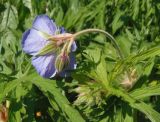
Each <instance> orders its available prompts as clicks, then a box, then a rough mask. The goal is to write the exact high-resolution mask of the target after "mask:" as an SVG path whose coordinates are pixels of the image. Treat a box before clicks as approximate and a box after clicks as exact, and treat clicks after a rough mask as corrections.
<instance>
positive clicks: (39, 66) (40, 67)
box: [32, 55, 56, 78]
mask: <svg viewBox="0 0 160 122" xmlns="http://www.w3.org/2000/svg"><path fill="white" fill-rule="evenodd" d="M54 63H55V56H54V55H49V56H39V57H33V58H32V65H33V66H34V67H35V69H36V70H37V72H38V73H39V75H41V76H42V77H44V78H51V77H54V76H55V74H56V69H55V66H54Z"/></svg>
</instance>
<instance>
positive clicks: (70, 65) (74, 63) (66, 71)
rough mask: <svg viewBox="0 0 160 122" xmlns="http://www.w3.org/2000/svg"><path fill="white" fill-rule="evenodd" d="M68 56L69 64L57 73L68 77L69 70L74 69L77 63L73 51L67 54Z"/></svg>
mask: <svg viewBox="0 0 160 122" xmlns="http://www.w3.org/2000/svg"><path fill="white" fill-rule="evenodd" d="M69 58H70V62H69V65H68V66H67V67H66V68H65V69H64V70H63V71H61V72H60V73H59V75H60V76H62V77H68V76H70V72H69V71H70V70H73V69H76V67H77V64H76V58H75V55H74V53H70V54H69Z"/></svg>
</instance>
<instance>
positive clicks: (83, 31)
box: [73, 29, 124, 59]
mask: <svg viewBox="0 0 160 122" xmlns="http://www.w3.org/2000/svg"><path fill="white" fill-rule="evenodd" d="M91 32H99V33H102V34H104V35H106V36H107V38H108V39H110V40H111V42H112V43H113V46H114V47H115V48H116V50H117V52H118V54H119V56H120V58H121V59H123V58H124V57H123V54H122V52H121V50H120V48H119V46H118V44H117V42H116V40H115V39H114V37H113V36H111V35H110V34H109V33H108V32H106V31H104V30H100V29H85V30H82V31H79V32H77V33H75V34H73V38H76V37H77V36H80V35H82V34H85V33H91Z"/></svg>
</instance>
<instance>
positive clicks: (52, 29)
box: [22, 15, 77, 78]
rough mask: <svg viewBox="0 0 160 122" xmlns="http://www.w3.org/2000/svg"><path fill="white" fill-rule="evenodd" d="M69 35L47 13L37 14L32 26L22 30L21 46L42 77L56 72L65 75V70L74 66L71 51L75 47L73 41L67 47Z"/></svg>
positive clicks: (50, 75)
mask: <svg viewBox="0 0 160 122" xmlns="http://www.w3.org/2000/svg"><path fill="white" fill-rule="evenodd" d="M71 37H72V34H69V33H66V32H65V30H64V28H58V27H57V26H56V24H55V22H53V20H51V19H50V18H49V17H48V16H47V15H39V16H37V17H36V18H35V20H34V22H33V25H32V28H31V29H28V30H27V31H26V32H24V34H23V37H22V48H23V51H24V52H26V53H27V54H30V55H32V65H33V66H34V67H35V69H36V70H37V72H38V73H39V74H40V75H41V76H42V77H45V78H51V77H54V76H55V75H56V73H59V74H60V75H61V76H67V75H68V72H67V71H68V70H71V69H75V67H76V62H75V57H74V54H73V53H72V52H74V51H75V50H76V48H77V47H76V44H75V42H74V41H73V43H72V44H71V46H70V47H69V45H70V39H72V38H71ZM68 48H69V49H68Z"/></svg>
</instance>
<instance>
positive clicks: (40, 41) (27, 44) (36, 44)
mask: <svg viewBox="0 0 160 122" xmlns="http://www.w3.org/2000/svg"><path fill="white" fill-rule="evenodd" d="M48 43H49V42H48V41H47V40H45V39H44V38H43V37H42V36H40V35H39V33H38V32H37V30H35V29H29V30H27V31H26V32H25V33H24V34H23V37H22V48H23V50H24V51H25V52H26V53H28V54H30V55H35V54H37V52H39V51H40V50H41V49H42V48H44V47H45V46H46V45H47V44H48Z"/></svg>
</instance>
